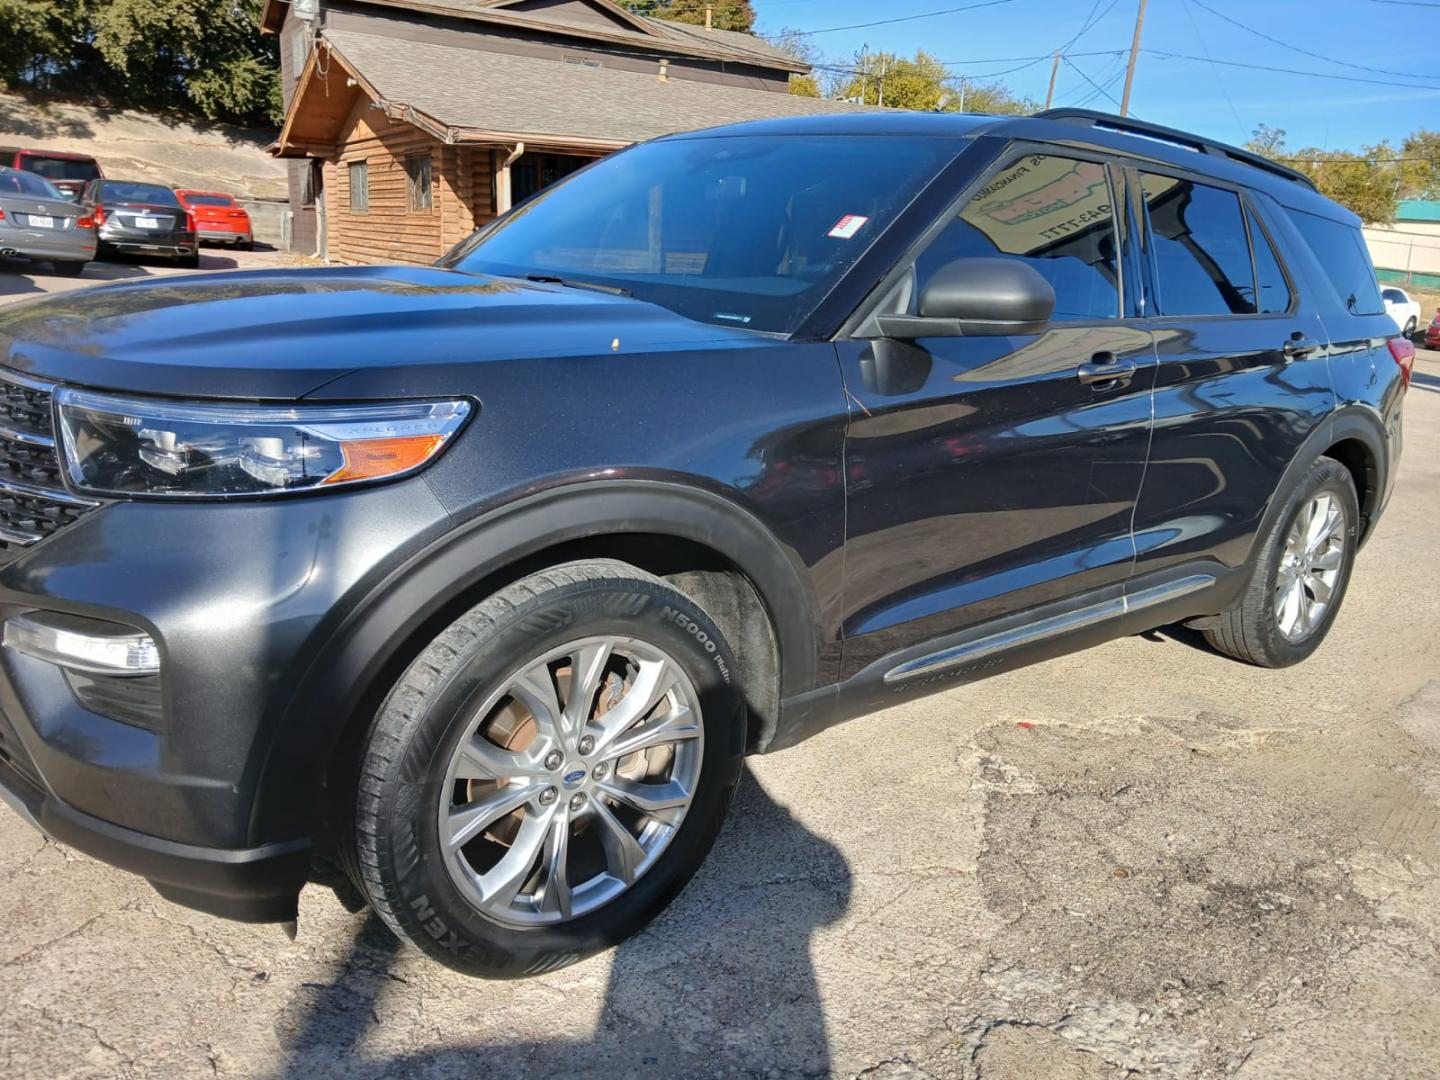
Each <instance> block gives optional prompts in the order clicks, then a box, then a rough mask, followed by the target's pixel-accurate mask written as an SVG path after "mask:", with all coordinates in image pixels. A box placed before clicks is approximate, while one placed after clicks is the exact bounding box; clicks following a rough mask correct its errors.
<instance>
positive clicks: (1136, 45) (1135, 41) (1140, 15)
mask: <svg viewBox="0 0 1440 1080" xmlns="http://www.w3.org/2000/svg"><path fill="white" fill-rule="evenodd" d="M1144 25H1145V0H1140V10H1139V11H1137V12H1136V13H1135V36H1134V37H1133V38H1132V39H1131V40H1130V63H1129V64H1127V65H1126V66H1125V93H1124V94H1122V95H1121V97H1120V115H1121V116H1129V115H1130V85H1131V84H1132V83H1133V82H1134V81H1135V58H1136V57H1137V56H1139V55H1140V28H1141V27H1142V26H1144Z"/></svg>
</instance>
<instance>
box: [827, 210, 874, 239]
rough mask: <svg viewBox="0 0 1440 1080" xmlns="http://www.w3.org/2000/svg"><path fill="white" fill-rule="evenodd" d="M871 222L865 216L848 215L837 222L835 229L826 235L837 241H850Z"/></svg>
mask: <svg viewBox="0 0 1440 1080" xmlns="http://www.w3.org/2000/svg"><path fill="white" fill-rule="evenodd" d="M869 220H870V219H869V218H868V217H865V216H864V215H863V214H846V215H845V216H844V217H842V218H841V219H840V220H839V221H837V222H836V223H835V227H834V228H833V229H831V230H830V231H829V232H828V233H826V234H825V235H827V236H830V237H833V238H834V239H836V240H849V239H850V238H851V237H852V236H854V235H855V234H856V233H858V232H859V231H860V230H861V229H862V228H864V226H865V223H866V222H867V221H869Z"/></svg>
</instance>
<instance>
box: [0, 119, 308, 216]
mask: <svg viewBox="0 0 1440 1080" xmlns="http://www.w3.org/2000/svg"><path fill="white" fill-rule="evenodd" d="M275 134H276V133H275V131H274V130H265V131H255V130H246V129H243V128H235V127H227V126H226V125H224V124H207V123H204V122H194V121H183V120H177V119H175V118H173V117H168V116H156V115H152V114H149V113H141V112H129V111H126V110H121V109H107V108H99V107H95V106H89V105H75V104H69V103H50V102H40V101H32V100H27V99H25V98H20V97H15V96H13V95H10V94H0V144H5V145H16V146H24V147H36V148H44V149H49V150H72V151H78V152H80V153H86V154H92V155H93V156H94V157H95V158H96V159H97V160H99V162H100V167H101V168H102V169H104V170H105V174H106V175H107V176H114V177H121V178H124V179H127V180H150V181H154V182H156V183H162V184H166V185H169V186H173V187H193V188H203V189H210V190H219V191H228V192H231V193H232V194H234V195H237V196H239V197H240V198H244V199H276V198H283V197H284V196H285V163H284V162H282V161H279V160H277V159H275V158H272V157H271V156H270V155H268V154H267V153H265V147H266V145H268V144H269V143H270V142H272V141H273V140H274V138H275Z"/></svg>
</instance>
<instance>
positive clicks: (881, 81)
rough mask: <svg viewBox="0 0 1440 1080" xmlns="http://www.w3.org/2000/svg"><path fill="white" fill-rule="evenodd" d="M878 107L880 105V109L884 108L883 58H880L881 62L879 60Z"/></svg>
mask: <svg viewBox="0 0 1440 1080" xmlns="http://www.w3.org/2000/svg"><path fill="white" fill-rule="evenodd" d="M879 105H880V107H881V108H882V109H883V108H884V107H885V59H884V57H883V56H882V58H881V60H880V101H879Z"/></svg>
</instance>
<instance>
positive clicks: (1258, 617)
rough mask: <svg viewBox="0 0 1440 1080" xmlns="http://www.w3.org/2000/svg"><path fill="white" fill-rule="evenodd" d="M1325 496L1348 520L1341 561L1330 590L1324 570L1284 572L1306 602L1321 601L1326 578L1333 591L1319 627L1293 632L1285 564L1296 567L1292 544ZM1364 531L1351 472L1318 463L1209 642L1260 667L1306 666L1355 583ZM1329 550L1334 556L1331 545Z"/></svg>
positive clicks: (1342, 529) (1341, 528) (1342, 528)
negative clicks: (1284, 595)
mask: <svg viewBox="0 0 1440 1080" xmlns="http://www.w3.org/2000/svg"><path fill="white" fill-rule="evenodd" d="M1321 496H1329V497H1330V500H1331V502H1330V505H1333V506H1334V507H1335V508H1336V509H1337V510H1338V511H1339V513H1340V514H1342V515H1343V521H1340V522H1339V523H1338V524H1337V525H1336V526H1335V531H1334V535H1336V536H1338V537H1339V538H1340V539H1341V542H1342V546H1341V547H1340V549H1339V558H1338V559H1337V560H1333V561H1334V562H1336V563H1337V564H1338V565H1337V566H1336V568H1335V576H1334V578H1333V579H1332V580H1331V581H1330V583H1329V584H1328V585H1325V582H1324V581H1323V574H1322V573H1321V572H1320V571H1319V570H1311V569H1310V568H1309V567H1307V566H1305V565H1303V564H1302V566H1300V567H1297V568H1296V571H1297V572H1295V573H1293V574H1292V573H1291V572H1290V571H1289V570H1288V569H1287V570H1286V571H1283V572H1284V573H1286V574H1287V576H1289V577H1290V580H1291V581H1292V582H1293V581H1295V580H1297V579H1298V580H1299V582H1300V585H1301V593H1300V594H1298V595H1300V596H1301V597H1302V600H1303V598H1304V597H1307V596H1308V597H1312V598H1317V599H1318V597H1319V596H1320V592H1319V591H1318V589H1319V586H1317V585H1316V584H1315V579H1316V578H1322V580H1321V581H1320V585H1325V587H1326V588H1328V590H1329V595H1328V599H1326V600H1325V602H1324V606H1323V609H1322V610H1320V611H1319V612H1318V613H1317V614H1316V617H1315V618H1314V620H1313V623H1310V624H1309V625H1306V624H1305V623H1303V622H1302V623H1295V624H1292V625H1290V626H1289V627H1288V632H1287V626H1286V621H1285V616H1287V615H1288V613H1289V611H1290V610H1294V609H1281V608H1280V607H1279V600H1280V596H1281V594H1280V592H1279V589H1280V586H1281V585H1282V584H1283V583H1284V582H1283V579H1282V576H1281V575H1282V564H1286V566H1287V567H1288V566H1289V564H1290V562H1291V559H1290V558H1289V557H1288V555H1287V541H1288V540H1289V539H1290V537H1291V530H1292V529H1294V528H1296V526H1297V522H1298V520H1299V519H1300V517H1301V515H1302V514H1307V513H1308V512H1309V510H1310V509H1311V508H1312V507H1314V506H1316V505H1317V500H1318V499H1320V497H1321ZM1359 525H1360V504H1359V500H1358V499H1357V498H1356V495H1355V482H1354V480H1353V479H1352V478H1351V476H1350V471H1349V470H1348V469H1346V468H1345V466H1343V465H1341V464H1340V463H1339V462H1338V461H1335V460H1334V459H1333V458H1328V457H1322V458H1319V459H1317V460H1316V462H1315V463H1314V464H1313V465H1311V466H1310V469H1309V471H1308V472H1307V473H1306V474H1305V477H1304V479H1303V480H1302V481H1301V482H1300V483H1299V484H1298V485H1297V486H1296V487H1295V489H1294V490H1293V491H1292V492H1291V493H1290V495H1289V497H1288V498H1287V499H1286V501H1285V505H1284V508H1283V509H1282V510H1281V512H1280V514H1279V516H1278V517H1277V519H1276V523H1275V526H1274V528H1273V530H1272V531H1271V533H1270V535H1269V536H1268V537H1266V539H1265V544H1264V546H1263V547H1262V548H1261V550H1260V555H1259V557H1258V558H1257V559H1256V562H1255V568H1254V570H1253V571H1252V572H1251V577H1250V582H1249V584H1247V585H1246V588H1245V592H1244V593H1243V594H1242V595H1241V598H1240V600H1239V601H1238V602H1237V603H1236V605H1235V606H1234V607H1233V608H1231V609H1230V610H1229V611H1227V612H1224V613H1223V614H1222V615H1221V616H1220V617H1219V619H1218V620H1217V625H1215V626H1214V627H1211V628H1207V629H1206V630H1205V639H1206V641H1208V642H1209V643H1210V646H1211V647H1212V648H1214V649H1216V650H1218V651H1220V652H1222V653H1224V654H1225V655H1226V656H1231V657H1234V658H1235V659H1236V660H1244V661H1246V662H1247V663H1251V664H1256V665H1259V666H1260V667H1269V668H1278V667H1289V666H1290V665H1291V664H1298V663H1299V662H1300V661H1301V660H1304V659H1305V658H1306V657H1307V656H1309V655H1310V654H1311V653H1313V652H1314V651H1315V650H1316V649H1317V648H1318V647H1319V646H1320V642H1322V641H1323V640H1325V635H1326V634H1327V633H1328V632H1329V630H1330V626H1331V625H1332V624H1333V623H1334V621H1335V615H1336V613H1337V612H1338V611H1339V610H1340V605H1341V603H1342V602H1343V601H1344V599H1345V589H1346V587H1347V586H1348V585H1349V583H1350V571H1351V568H1352V567H1353V566H1354V562H1355V548H1356V544H1357V541H1358V539H1359ZM1324 549H1325V550H1326V551H1330V550H1332V549H1331V548H1330V546H1329V544H1328V542H1327V544H1326V545H1325V548H1324ZM1287 592H1288V590H1287Z"/></svg>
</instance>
